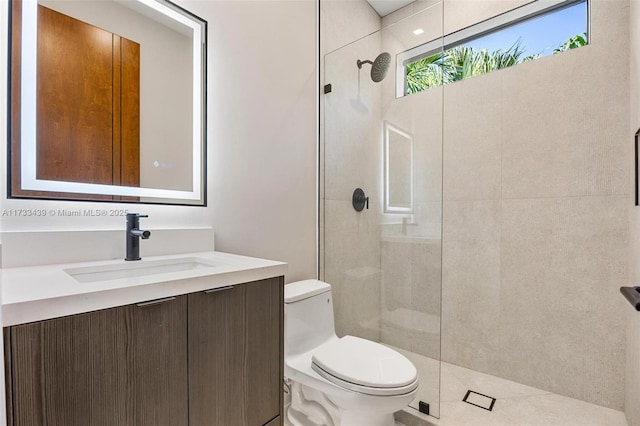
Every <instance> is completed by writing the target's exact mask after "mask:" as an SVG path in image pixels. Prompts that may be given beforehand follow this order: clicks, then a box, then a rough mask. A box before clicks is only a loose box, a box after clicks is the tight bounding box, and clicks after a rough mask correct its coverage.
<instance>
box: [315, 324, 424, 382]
mask: <svg viewBox="0 0 640 426" xmlns="http://www.w3.org/2000/svg"><path fill="white" fill-rule="evenodd" d="M312 362H313V364H312V367H313V369H314V370H315V371H316V372H317V373H319V374H320V375H322V376H323V377H325V378H326V379H328V380H330V381H332V382H334V383H337V384H340V385H343V386H345V384H346V386H345V387H347V388H349V389H352V390H357V391H363V389H364V388H377V389H378V390H379V391H378V392H367V391H366V390H364V393H372V394H401V393H408V392H411V391H412V390H413V389H415V388H416V387H417V385H418V384H417V379H418V373H417V371H416V368H415V367H414V365H413V364H412V363H411V361H409V360H408V359H407V358H405V357H404V356H403V355H401V354H400V353H398V352H396V351H394V350H393V349H391V348H388V347H386V346H383V345H381V344H379V343H375V342H372V341H370V340H365V339H361V338H359V337H353V336H344V337H343V338H341V339H338V340H334V341H333V342H330V343H327V344H326V345H322V346H321V347H319V348H318V349H317V350H316V351H315V352H314V353H313V357H312ZM323 373H327V374H323ZM349 384H352V385H354V386H349ZM385 390H386V391H385Z"/></svg>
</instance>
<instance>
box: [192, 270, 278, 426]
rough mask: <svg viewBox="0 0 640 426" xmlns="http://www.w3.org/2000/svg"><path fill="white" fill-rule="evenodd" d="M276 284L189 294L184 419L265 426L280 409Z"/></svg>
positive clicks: (204, 422)
mask: <svg viewBox="0 0 640 426" xmlns="http://www.w3.org/2000/svg"><path fill="white" fill-rule="evenodd" d="M281 289H282V284H281V280H280V279H277V278H274V279H270V280H266V281H264V282H261V283H258V284H248V285H242V286H235V287H233V288H226V289H219V290H217V291H213V292H209V293H208V292H200V293H194V294H190V295H189V418H190V421H191V422H192V424H194V425H247V426H249V425H265V424H268V423H269V422H270V421H271V420H272V419H274V418H275V417H277V416H278V415H279V414H280V407H281V406H282V377H283V371H282V363H281V361H280V360H281V359H282V333H281V327H280V324H281V322H282V309H281V301H282V300H283V299H282V290H281Z"/></svg>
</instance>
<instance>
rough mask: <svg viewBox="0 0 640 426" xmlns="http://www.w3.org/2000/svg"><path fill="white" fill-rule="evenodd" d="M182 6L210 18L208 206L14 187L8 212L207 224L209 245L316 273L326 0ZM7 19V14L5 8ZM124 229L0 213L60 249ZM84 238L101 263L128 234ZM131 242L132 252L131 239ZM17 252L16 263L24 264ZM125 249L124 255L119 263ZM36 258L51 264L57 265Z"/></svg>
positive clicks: (4, 226)
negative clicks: (95, 212)
mask: <svg viewBox="0 0 640 426" xmlns="http://www.w3.org/2000/svg"><path fill="white" fill-rule="evenodd" d="M179 4H180V5H181V6H183V7H185V8H186V9H188V10H191V11H192V12H193V13H195V14H196V15H198V16H200V17H202V18H203V19H205V20H206V21H208V23H209V26H208V32H209V37H208V42H209V52H208V65H209V67H208V99H207V101H208V126H207V136H208V148H209V149H208V206H207V207H185V206H157V205H132V204H115V203H109V204H102V203H87V202H68V201H39V200H18V199H7V197H6V188H5V186H6V185H5V184H4V182H2V194H3V195H2V199H0V206H1V208H2V209H3V211H5V212H8V211H11V210H15V209H41V208H44V209H46V210H47V211H55V212H57V211H58V210H62V209H64V210H74V211H78V210H80V211H84V210H85V209H86V210H89V209H97V208H107V209H129V210H130V211H139V212H143V213H147V214H149V218H148V219H144V220H143V226H145V227H147V229H150V230H151V231H152V232H153V231H154V230H156V231H160V230H174V229H202V230H203V232H202V234H203V238H202V240H203V241H205V243H204V244H208V242H209V241H210V234H211V232H212V230H213V229H215V231H216V249H217V250H220V251H229V252H233V253H239V254H245V255H250V256H259V257H266V258H273V259H278V260H283V261H287V262H289V263H290V269H289V274H288V277H287V278H288V280H289V281H291V280H295V279H302V278H309V277H314V276H315V274H316V170H317V168H316V158H317V155H316V150H317V147H316V134H317V130H316V129H317V126H316V116H317V112H316V105H317V103H316V102H317V101H316V87H317V64H316V57H317V51H316V47H317V39H316V33H317V28H316V21H317V19H316V9H317V3H316V2H315V1H312V0H308V1H216V2H202V1H192V2H189V1H180V2H179ZM2 13H3V16H5V19H6V13H7V11H6V3H3V10H2ZM6 25H7V24H6V22H5V23H4V24H3V27H2V29H1V31H2V34H1V36H0V37H2V39H1V40H0V44H1V45H2V49H3V56H2V57H3V58H6V57H7V54H6V43H7V41H6V28H7V27H6ZM0 72H1V73H2V74H1V75H0V77H2V78H6V74H5V73H6V69H5V67H4V66H3V67H2V69H1V71H0ZM3 81H6V80H3ZM0 94H2V95H3V96H2V97H3V98H4V97H6V86H5V85H1V86H0ZM2 108H5V103H4V102H3V104H2ZM3 116H4V115H3ZM0 126H1V127H0V131H2V135H6V128H5V126H6V123H5V122H4V121H3V122H2V123H1V124H0ZM2 142H3V143H2V147H1V149H0V151H1V152H0V155H1V158H0V173H1V174H2V176H5V175H6V166H5V164H6V141H5V140H4V138H3V140H2ZM123 228H124V218H123V217H121V216H114V217H110V216H107V217H94V216H81V217H61V216H60V215H58V214H56V215H55V216H51V215H48V216H46V217H40V218H38V217H22V216H21V217H15V216H7V215H4V216H2V215H0V230H1V231H2V233H8V232H12V233H22V232H29V233H33V232H60V237H61V240H60V245H59V247H60V246H65V245H66V244H65V243H64V241H65V239H66V238H67V235H68V233H69V232H70V233H73V232H75V231H92V230H101V231H104V230H107V231H119V230H122V229H123ZM83 235H84V237H83V238H84V239H83V241H84V242H85V243H86V244H87V246H89V249H88V251H87V250H84V251H83V255H84V258H83V260H89V259H90V258H91V257H92V253H91V249H90V247H91V246H96V247H100V246H103V245H105V244H106V245H109V246H113V247H117V246H119V245H120V243H121V241H120V240H121V239H122V238H121V236H120V235H118V234H117V233H107V234H105V233H101V234H100V236H98V234H96V237H95V239H93V238H92V237H91V236H89V237H87V236H86V234H83ZM192 236H193V233H191V234H190V236H188V237H187V236H186V235H185V236H184V238H186V239H188V241H192V242H193V243H194V246H199V244H197V243H198V241H194V240H193V237H192ZM32 238H33V235H30V236H29V238H27V239H26V240H25V242H23V243H21V242H20V241H21V239H20V238H19V236H18V238H11V244H10V245H11V246H10V247H7V245H6V244H5V245H4V246H3V247H2V249H3V251H5V252H6V251H7V250H12V251H15V250H17V252H18V253H23V254H24V255H25V256H28V253H29V244H30V243H28V242H27V241H32ZM70 238H71V240H74V241H75V239H74V238H73V237H70ZM86 238H88V240H87V239H86ZM105 238H106V239H107V240H105ZM177 238H180V237H179V236H178V237H177ZM92 240H93V241H92ZM154 241H156V240H154V237H153V234H152V237H151V239H149V240H148V241H145V242H143V245H142V249H141V250H142V254H143V256H144V254H145V247H146V248H147V249H148V250H151V251H152V252H154V253H156V252H159V251H162V249H163V247H157V245H158V244H159V243H160V241H157V242H154ZM162 244H164V242H162ZM179 245H182V246H184V244H179ZM122 246H123V248H122V250H123V251H124V241H122ZM211 248H213V247H211ZM169 250H170V248H169ZM181 250H182V249H181ZM65 251H69V250H65ZM13 253H14V256H12V257H16V256H15V252H13ZM69 253H70V255H69V258H68V259H65V260H66V261H73V260H75V258H76V256H77V254H78V253H73V252H71V251H69ZM98 253H99V254H98ZM103 253H104V250H96V254H95V256H94V257H95V258H98V257H97V256H102V254H103ZM121 254H123V253H114V254H113V258H117V257H120V255H121ZM32 261H33V262H34V263H38V262H42V263H47V259H46V258H38V259H32ZM4 266H8V265H6V264H5V265H4Z"/></svg>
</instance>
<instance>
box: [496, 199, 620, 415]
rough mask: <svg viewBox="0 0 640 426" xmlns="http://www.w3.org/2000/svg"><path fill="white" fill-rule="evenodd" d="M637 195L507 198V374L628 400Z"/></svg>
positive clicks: (578, 393) (582, 394)
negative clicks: (630, 252) (626, 298)
mask: <svg viewBox="0 0 640 426" xmlns="http://www.w3.org/2000/svg"><path fill="white" fill-rule="evenodd" d="M627 201H628V198H627V197H626V196H611V197H583V198H562V199H529V200H505V201H503V207H502V231H501V233H502V250H501V259H502V260H501V268H502V279H501V281H502V282H501V292H500V297H501V312H500V317H501V323H500V354H501V372H500V375H501V376H503V377H508V378H510V379H511V380H516V381H520V382H522V383H524V384H528V385H532V386H537V387H540V388H543V389H546V390H550V391H553V392H557V393H560V394H563V395H568V396H572V397H575V398H578V399H583V400H587V401H589V402H593V403H596V404H601V405H606V406H609V407H612V408H616V409H620V408H621V407H622V391H623V389H624V387H623V383H622V382H623V377H622V374H621V372H620V371H619V370H620V368H619V366H620V365H622V363H623V362H624V350H623V349H624V341H623V336H622V335H621V333H622V332H621V327H622V324H623V318H622V316H621V310H620V303H619V302H620V300H619V298H620V295H619V294H618V293H619V292H618V288H619V287H620V286H621V285H622V283H624V282H626V279H627V278H626V277H627V269H626V265H627V261H626V249H627V227H628V225H627V214H626V209H625V205H626V203H627ZM523 354H526V357H524V356H523ZM588 383H592V384H593V383H597V387H598V390H597V391H595V390H593V387H594V386H590V385H588Z"/></svg>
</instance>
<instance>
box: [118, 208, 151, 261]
mask: <svg viewBox="0 0 640 426" xmlns="http://www.w3.org/2000/svg"><path fill="white" fill-rule="evenodd" d="M141 217H149V216H148V215H146V214H139V213H127V257H125V258H124V260H140V259H142V258H141V257H140V238H142V239H143V240H146V239H148V238H149V237H150V236H151V232H150V231H143V230H142V229H138V228H139V227H140V218H141Z"/></svg>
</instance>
